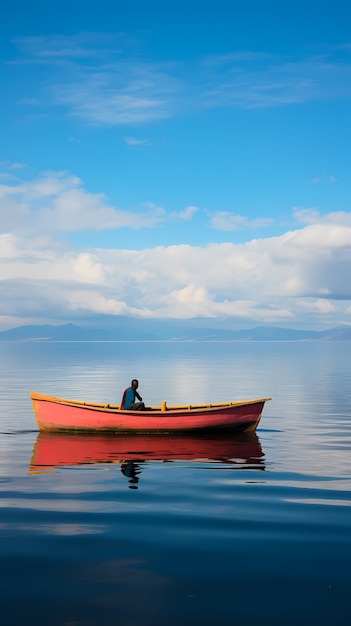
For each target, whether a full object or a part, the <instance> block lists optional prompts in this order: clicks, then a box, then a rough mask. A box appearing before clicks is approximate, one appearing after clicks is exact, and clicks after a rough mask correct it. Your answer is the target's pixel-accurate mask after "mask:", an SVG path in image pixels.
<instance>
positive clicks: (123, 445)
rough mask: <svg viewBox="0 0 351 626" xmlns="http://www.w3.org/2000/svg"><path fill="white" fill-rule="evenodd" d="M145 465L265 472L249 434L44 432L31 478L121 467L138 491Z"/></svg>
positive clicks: (255, 438) (35, 452) (255, 439)
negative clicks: (77, 469) (62, 471)
mask: <svg viewBox="0 0 351 626" xmlns="http://www.w3.org/2000/svg"><path fill="white" fill-rule="evenodd" d="M146 461H163V462H170V461H190V462H198V463H199V462H213V463H225V464H228V465H230V466H231V467H233V468H238V469H256V470H264V469H265V466H264V454H263V452H262V447H261V444H260V441H259V438H258V436H257V435H256V433H251V434H250V435H244V434H241V435H239V434H238V435H235V436H228V435H227V436H225V435H218V434H217V435H215V434H214V435H212V436H211V437H210V436H209V435H206V436H205V435H202V436H200V435H196V436H195V435H130V436H129V435H117V436H113V435H106V434H105V435H103V434H99V435H97V434H88V433H50V432H41V433H39V434H38V436H37V440H36V442H35V444H34V450H33V455H32V459H31V462H30V465H29V472H30V473H31V474H36V473H43V472H47V471H48V470H55V469H58V468H60V467H69V466H72V465H73V466H75V465H82V466H84V465H95V464H104V465H105V466H109V465H111V466H113V465H116V464H118V465H120V469H121V472H122V473H123V474H124V476H126V478H128V481H129V483H130V485H131V488H134V489H135V488H136V485H137V483H138V481H139V475H140V473H141V467H140V465H141V464H143V463H145V462H146Z"/></svg>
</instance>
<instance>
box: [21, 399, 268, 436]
mask: <svg viewBox="0 0 351 626" xmlns="http://www.w3.org/2000/svg"><path fill="white" fill-rule="evenodd" d="M30 397H31V399H32V403H33V409H34V414H35V417H36V420H37V424H38V426H39V429H40V430H43V431H55V432H58V431H93V432H99V431H105V432H114V433H135V434H137V433H177V432H189V431H204V430H205V431H207V430H208V431H221V430H224V431H236V432H246V431H254V430H255V429H256V428H257V425H258V423H259V421H260V418H261V414H262V410H263V407H264V404H265V402H266V401H267V400H269V399H270V398H259V399H256V400H247V401H243V402H230V403H223V404H216V405H215V404H211V405H196V406H179V407H168V408H166V406H165V403H163V406H162V407H151V408H150V409H147V410H145V411H124V410H120V408H119V407H118V406H112V405H107V404H105V405H104V404H91V403H87V402H78V401H75V400H65V399H63V398H56V397H54V396H47V395H44V394H39V393H36V392H31V393H30Z"/></svg>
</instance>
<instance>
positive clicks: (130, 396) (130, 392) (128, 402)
mask: <svg viewBox="0 0 351 626" xmlns="http://www.w3.org/2000/svg"><path fill="white" fill-rule="evenodd" d="M134 402H135V389H133V387H128V389H127V392H126V398H125V402H124V408H125V409H130V407H131V406H132V404H133V403H134Z"/></svg>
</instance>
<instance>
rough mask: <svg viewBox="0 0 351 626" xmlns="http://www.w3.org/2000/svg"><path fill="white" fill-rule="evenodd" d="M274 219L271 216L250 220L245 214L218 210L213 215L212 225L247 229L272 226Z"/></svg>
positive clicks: (219, 228) (221, 228)
mask: <svg viewBox="0 0 351 626" xmlns="http://www.w3.org/2000/svg"><path fill="white" fill-rule="evenodd" d="M272 223H273V219H272V218H270V217H266V218H258V219H253V220H249V219H248V218H247V217H245V216H243V215H236V214H235V213H230V212H229V211H217V212H216V213H214V215H212V217H211V226H212V228H215V229H217V230H246V229H256V228H266V227H268V226H271V225H272Z"/></svg>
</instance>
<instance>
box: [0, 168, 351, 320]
mask: <svg viewBox="0 0 351 626" xmlns="http://www.w3.org/2000/svg"><path fill="white" fill-rule="evenodd" d="M5 183H6V184H5ZM5 183H4V184H2V185H0V216H1V227H0V231H1V232H0V326H1V324H2V326H4V325H6V326H7V327H8V326H9V325H11V323H12V325H17V324H18V323H19V320H22V323H25V322H27V321H29V320H32V321H50V320H51V321H59V320H72V319H75V320H79V319H85V320H89V317H94V318H95V317H96V315H101V316H104V315H129V316H135V317H145V318H146V317H148V318H151V317H154V318H182V319H187V318H193V317H203V318H227V317H230V318H232V319H233V320H236V321H237V323H238V326H242V325H243V324H244V323H245V324H257V323H271V324H278V325H285V326H290V327H294V326H295V327H296V326H297V325H300V326H301V324H303V325H305V326H308V327H313V326H318V327H321V326H323V325H324V326H330V325H334V324H336V323H339V322H344V323H350V322H351V308H350V303H349V301H350V299H351V286H350V281H349V275H350V269H351V214H350V213H346V212H334V213H333V212H331V213H329V214H327V215H320V214H319V212H318V211H317V210H316V209H304V208H294V209H292V216H293V217H292V220H295V222H294V223H295V228H294V230H289V231H288V232H284V233H283V234H281V235H280V236H276V237H266V238H256V239H251V240H250V239H249V240H248V241H247V242H245V243H241V244H236V243H235V242H231V241H223V242H219V243H218V242H217V243H208V244H207V245H203V246H191V245H184V244H179V245H171V246H161V245H160V246H154V247H150V248H146V249H143V250H124V249H119V248H115V249H113V248H109V249H101V248H99V247H94V246H90V247H84V246H82V247H78V246H74V245H72V244H70V243H67V241H65V240H64V239H62V238H61V237H60V234H61V235H62V232H65V231H72V232H73V231H82V229H89V230H92V231H96V232H97V231H98V230H105V231H106V230H108V229H120V228H129V229H135V228H139V229H151V228H156V227H157V226H159V224H160V223H161V222H166V221H167V220H169V221H170V222H171V221H172V220H175V219H178V220H182V221H184V220H185V221H188V220H191V219H192V218H193V216H194V215H196V214H197V213H198V211H199V210H200V209H199V208H198V207H194V206H192V205H189V206H188V207H185V208H184V209H183V210H182V211H179V212H177V213H175V212H174V211H167V210H166V209H165V208H162V207H157V206H156V205H154V204H152V203H145V206H144V207H142V209H141V210H140V211H137V212H131V211H124V210H121V209H118V208H116V207H113V206H111V205H110V204H109V203H108V200H107V199H106V198H105V196H104V195H102V194H91V193H89V192H87V191H86V190H85V189H84V186H83V184H82V182H81V181H80V180H79V179H78V178H77V177H76V176H74V175H72V174H70V173H68V172H48V173H45V174H42V175H39V176H37V177H36V178H32V179H27V180H23V179H21V180H18V179H14V180H12V181H10V183H11V184H10V183H9V181H7V180H6V181H5ZM224 218H225V219H227V218H228V216H224ZM224 218H223V214H222V216H221V219H224ZM208 219H209V226H210V225H211V224H210V222H211V219H212V218H211V216H208ZM217 227H218V225H217ZM222 227H223V224H222ZM237 227H240V228H246V229H248V232H250V231H249V229H250V228H251V223H250V221H249V220H246V218H240V220H235V219H234V220H233V223H231V222H230V220H229V224H228V225H227V228H229V229H230V228H237Z"/></svg>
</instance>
